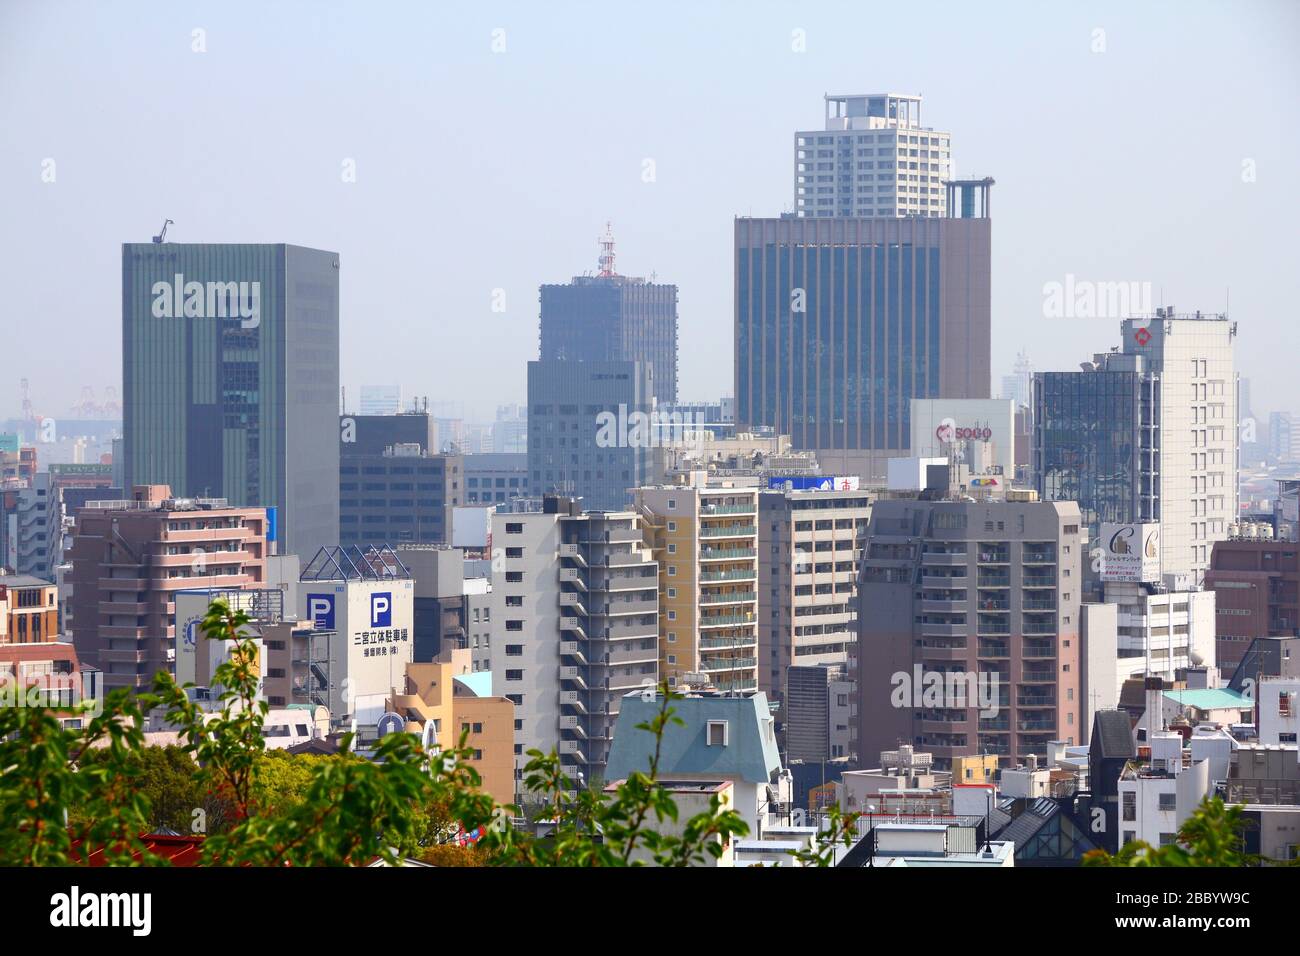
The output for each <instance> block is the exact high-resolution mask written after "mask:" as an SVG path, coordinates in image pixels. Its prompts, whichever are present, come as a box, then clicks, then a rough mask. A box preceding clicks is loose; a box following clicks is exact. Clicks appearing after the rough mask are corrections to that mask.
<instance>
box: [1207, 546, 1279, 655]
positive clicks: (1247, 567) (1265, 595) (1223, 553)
mask: <svg viewBox="0 0 1300 956" xmlns="http://www.w3.org/2000/svg"><path fill="white" fill-rule="evenodd" d="M1236 530H1237V533H1236V534H1233V535H1232V536H1230V537H1229V538H1228V539H1227V540H1225V541H1218V542H1216V543H1215V545H1214V551H1213V552H1212V555H1211V560H1212V565H1211V567H1210V569H1209V570H1208V571H1206V572H1205V584H1206V587H1208V588H1211V589H1213V591H1214V596H1215V601H1216V607H1215V612H1216V613H1215V619H1216V622H1217V625H1216V627H1215V642H1216V652H1215V660H1216V662H1217V663H1218V665H1219V670H1220V673H1221V674H1222V675H1223V676H1224V677H1228V678H1231V677H1232V674H1233V672H1234V671H1235V670H1236V668H1237V665H1238V664H1240V663H1241V660H1242V658H1243V657H1244V656H1245V655H1246V651H1247V650H1248V649H1249V648H1250V646H1251V643H1252V642H1253V641H1255V640H1257V639H1259V638H1263V637H1275V636H1283V635H1286V636H1291V635H1300V559H1298V558H1297V554H1300V546H1297V544H1296V542H1294V541H1273V540H1268V539H1260V538H1257V537H1255V536H1254V535H1253V533H1252V535H1251V536H1250V537H1246V536H1243V535H1241V533H1240V530H1241V529H1240V526H1239V527H1238V528H1237V529H1236ZM1250 530H1251V531H1252V532H1253V530H1254V528H1253V526H1250Z"/></svg>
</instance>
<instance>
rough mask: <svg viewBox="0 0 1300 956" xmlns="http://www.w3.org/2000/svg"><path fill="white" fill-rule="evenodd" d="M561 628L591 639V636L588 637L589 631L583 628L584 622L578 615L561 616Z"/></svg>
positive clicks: (584, 638)
mask: <svg viewBox="0 0 1300 956" xmlns="http://www.w3.org/2000/svg"><path fill="white" fill-rule="evenodd" d="M560 630H562V631H568V632H570V633H572V634H577V635H578V636H579V637H580V638H582V639H583V640H584V641H585V640H589V638H588V637H587V632H586V631H585V630H583V627H582V622H581V621H580V620H578V618H576V617H562V618H560Z"/></svg>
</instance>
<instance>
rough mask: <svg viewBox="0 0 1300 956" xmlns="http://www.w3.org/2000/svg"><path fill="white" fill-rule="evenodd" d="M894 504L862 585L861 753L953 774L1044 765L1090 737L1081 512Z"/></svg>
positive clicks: (1016, 503) (1056, 505)
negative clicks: (982, 766)
mask: <svg viewBox="0 0 1300 956" xmlns="http://www.w3.org/2000/svg"><path fill="white" fill-rule="evenodd" d="M1010 494H1012V495H1013V496H1014V497H1015V498H1018V499H1024V500H1010V501H1007V500H995V499H989V500H985V501H951V500H946V501H929V500H920V499H919V498H918V499H910V498H895V499H888V500H881V501H877V502H876V503H875V504H874V505H873V508H872V517H871V528H870V532H869V537H868V545H867V554H866V557H865V558H864V559H863V563H862V574H861V576H860V578H859V582H858V601H859V604H858V685H859V687H858V699H859V703H858V714H857V717H858V734H857V736H858V748H859V753H874V752H876V751H877V750H887V749H890V748H891V747H894V746H896V745H897V743H898V741H899V740H902V741H904V742H907V743H913V744H915V745H916V746H917V747H919V748H924V749H925V750H927V751H931V752H932V753H933V754H934V757H935V764H936V766H938V767H940V768H945V769H946V768H947V767H949V766H950V765H951V762H952V761H953V760H954V759H955V758H957V757H962V756H969V755H974V754H980V753H988V754H994V755H996V756H997V757H999V759H1000V760H1001V761H1002V764H1003V766H1014V765H1016V764H1017V763H1021V762H1024V761H1025V759H1026V758H1028V757H1030V756H1037V757H1045V756H1046V753H1047V742H1048V741H1049V740H1063V741H1066V742H1067V743H1077V742H1079V741H1080V740H1082V738H1083V728H1082V727H1081V726H1080V715H1081V714H1082V704H1081V701H1080V699H1079V690H1080V681H1079V673H1080V663H1081V657H1080V641H1079V581H1080V568H1081V561H1080V557H1081V556H1080V553H1079V547H1078V537H1079V527H1078V526H1079V512H1078V508H1077V507H1076V506H1075V505H1074V504H1072V503H1070V502H1040V501H1037V500H1035V496H1034V495H1033V493H1032V492H1019V493H1016V492H1011V493H1010Z"/></svg>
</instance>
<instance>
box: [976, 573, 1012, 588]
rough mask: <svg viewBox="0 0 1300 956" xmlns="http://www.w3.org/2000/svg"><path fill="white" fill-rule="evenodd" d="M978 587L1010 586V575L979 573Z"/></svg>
mask: <svg viewBox="0 0 1300 956" xmlns="http://www.w3.org/2000/svg"><path fill="white" fill-rule="evenodd" d="M979 587H982V588H1009V587H1011V575H1009V574H981V575H980V576H979Z"/></svg>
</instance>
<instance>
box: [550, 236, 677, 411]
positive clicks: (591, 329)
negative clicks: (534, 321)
mask: <svg viewBox="0 0 1300 956" xmlns="http://www.w3.org/2000/svg"><path fill="white" fill-rule="evenodd" d="M601 247H602V253H601V256H600V271H599V273H598V274H597V275H594V276H576V277H574V279H573V281H572V282H570V283H568V284H567V285H544V286H542V288H541V306H542V315H541V351H540V356H539V357H540V359H541V361H543V362H551V361H584V362H620V361H622V362H640V363H642V364H643V365H645V366H647V367H648V368H649V369H650V372H651V374H652V376H653V378H654V398H655V400H656V401H658V402H659V403H660V404H663V403H664V402H675V401H676V400H677V286H675V285H666V284H663V283H658V282H647V281H646V280H645V279H637V278H632V277H630V276H621V275H619V274H618V273H616V272H615V271H614V239H613V236H611V235H610V234H609V233H606V235H605V238H604V239H603V240H602V241H601Z"/></svg>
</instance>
